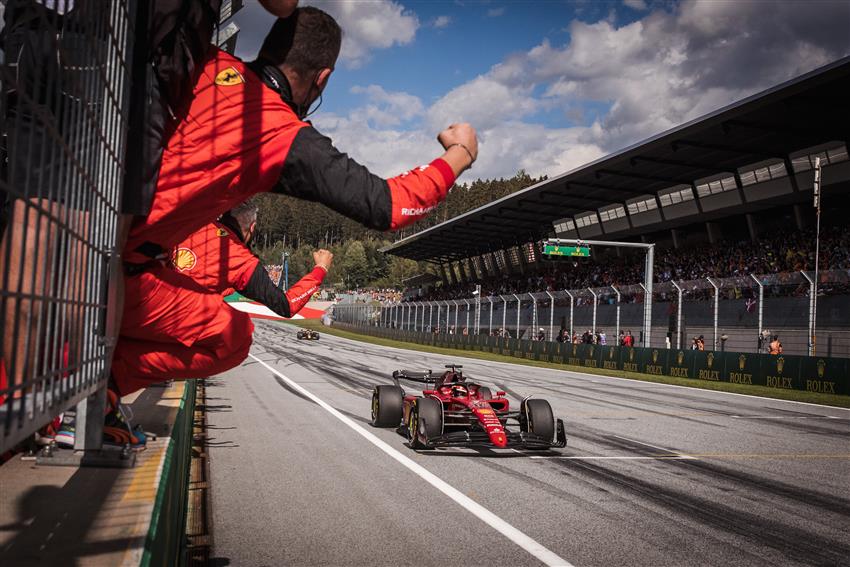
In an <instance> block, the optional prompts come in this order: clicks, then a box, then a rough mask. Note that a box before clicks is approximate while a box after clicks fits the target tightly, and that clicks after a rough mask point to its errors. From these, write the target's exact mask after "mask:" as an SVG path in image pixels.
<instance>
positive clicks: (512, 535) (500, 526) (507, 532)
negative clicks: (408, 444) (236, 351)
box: [248, 354, 574, 567]
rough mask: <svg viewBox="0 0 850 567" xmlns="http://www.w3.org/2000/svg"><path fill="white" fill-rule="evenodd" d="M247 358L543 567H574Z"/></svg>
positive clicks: (297, 385) (347, 419)
mask: <svg viewBox="0 0 850 567" xmlns="http://www.w3.org/2000/svg"><path fill="white" fill-rule="evenodd" d="M248 356H250V357H251V358H253V359H254V360H256V361H257V362H259V363H260V364H262V365H263V366H265V367H266V368H267V369H268V370H269V371H271V372H272V373H273V374H274V375H275V376H278V377H279V378H280V379H281V380H283V381H285V382H286V383H287V384H288V385H289V386H290V387H291V388H293V389H294V390H297V391H298V392H300V393H301V394H303V395H304V396H306V397H308V398H310V399H311V400H312V401H313V402H315V403H316V404H317V405H319V406H320V407H321V408H322V409H324V410H325V411H327V412H328V413H330V414H331V415H332V416H334V417H335V418H337V419H338V420H340V421H341V422H342V423H344V424H345V425H347V426H348V427H349V428H351V429H352V430H353V431H354V432H356V433H358V434H359V435H361V436H362V437H363V438H365V439H366V440H367V441H369V442H370V443H372V444H373V445H374V446H375V447H377V448H378V449H380V450H381V451H383V452H384V453H386V454H387V455H389V456H390V457H392V458H393V459H395V460H396V461H398V462H399V463H400V464H401V465H403V466H404V467H406V468H407V469H408V470H410V471H411V472H413V473H414V474H416V475H417V476H419V477H420V478H421V479H422V480H424V481H425V482H427V483H428V484H430V485H431V486H433V487H434V488H436V489H437V490H439V491H440V492H442V493H443V494H445V495H446V496H448V497H449V498H451V499H452V500H454V501H455V502H456V503H457V504H459V505H460V506H462V507H463V508H464V509H466V510H467V511H468V512H469V513H471V514H473V515H474V516H476V517H477V518H478V519H480V520H481V521H482V522H484V523H485V524H487V525H488V526H490V527H491V528H493V529H494V530H496V531H497V532H499V533H501V534H502V535H504V536H505V537H506V538H508V539H509V540H510V541H512V542H513V543H515V544H516V545H518V546H519V547H521V548H522V549H524V550H525V551H527V552H528V553H529V554H531V555H533V556H534V557H536V558H537V559H539V560H540V561H541V562H543V563H544V564H545V565H548V566H549V567H574V566H573V565H572V564H571V563H570V562H569V561H567V560H566V559H564V558H562V557H560V556H558V555H557V554H556V553H554V552H553V551H551V550H549V549H547V548H546V547H544V546H543V545H541V544H540V543H538V542H537V541H535V540H534V539H532V538H531V537H529V536H528V535H526V534H524V533H523V532H521V531H519V530H518V529H517V528H515V527H514V526H512V525H511V524H509V523H508V522H506V521H505V520H503V519H502V518H500V517H499V516H497V515H496V514H494V513H493V512H491V511H490V510H488V509H487V508H485V507H484V506H482V505H480V504H479V503H477V502H475V501H474V500H472V499H471V498H469V497H468V496H467V495H465V494H464V493H462V492H461V491H459V490H458V489H456V488H455V487H453V486H452V485H450V484H448V483H447V482H445V481H444V480H442V479H440V478H439V477H437V476H436V475H435V474H433V473H432V472H430V471H429V470H427V469H426V468H424V467H422V466H421V465H419V464H417V463H416V462H414V461H412V460H411V459H410V458H409V457H406V456H405V455H403V454H401V453H400V452H398V451H397V450H395V449H394V448H392V447H391V446H390V445H388V444H387V443H385V442H384V441H381V440H380V439H378V437H376V436H375V435H374V434H373V433H371V432H369V431H367V430H366V429H364V428H363V427H362V426H360V425H358V424H357V423H355V422H354V421H352V420H351V419H350V418H348V417H346V416H345V415H343V414H342V413H341V412H340V411H339V410H337V409H336V408H334V407H333V406H331V405H329V404H328V403H327V402H325V401H324V400H322V399H321V398H319V397H317V396H316V395H315V394H313V393H312V392H310V391H309V390H306V389H304V387H302V386H301V385H300V384H298V383H297V382H295V381H293V380H292V379H291V378H289V377H287V376H285V375H283V374H282V373H281V372H280V371H278V370H277V369H275V368H273V367H272V366H269V365H268V364H267V363H266V362H265V361H263V360H261V359H259V358H257V357H256V356H254V355H253V354H249V355H248Z"/></svg>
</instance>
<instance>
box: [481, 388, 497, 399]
mask: <svg viewBox="0 0 850 567" xmlns="http://www.w3.org/2000/svg"><path fill="white" fill-rule="evenodd" d="M478 397H479V398H480V399H482V400H490V399H492V398H493V393H492V392H491V391H490V388H488V387H487V386H479V387H478Z"/></svg>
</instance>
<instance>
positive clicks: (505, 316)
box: [500, 295, 508, 332]
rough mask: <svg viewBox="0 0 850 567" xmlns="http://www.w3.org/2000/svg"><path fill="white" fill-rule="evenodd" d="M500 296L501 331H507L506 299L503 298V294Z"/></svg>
mask: <svg viewBox="0 0 850 567" xmlns="http://www.w3.org/2000/svg"><path fill="white" fill-rule="evenodd" d="M500 297H501V298H502V307H503V308H504V311H502V331H503V332H505V331H507V330H508V329H507V317H508V300H507V299H505V296H504V295H502V296H500Z"/></svg>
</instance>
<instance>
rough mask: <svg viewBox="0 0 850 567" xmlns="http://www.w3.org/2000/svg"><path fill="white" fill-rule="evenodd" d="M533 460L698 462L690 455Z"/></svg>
mask: <svg viewBox="0 0 850 567" xmlns="http://www.w3.org/2000/svg"><path fill="white" fill-rule="evenodd" d="M530 458H532V459H565V460H568V461H692V460H698V459H697V458H696V457H691V456H690V455H656V456H654V457H646V456H641V457H633V456H618V455H611V456H608V455H605V456H589V457H571V456H561V455H551V456H550V455H536V456H532V457H530Z"/></svg>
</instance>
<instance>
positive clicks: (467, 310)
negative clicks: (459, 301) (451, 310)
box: [463, 299, 469, 334]
mask: <svg viewBox="0 0 850 567" xmlns="http://www.w3.org/2000/svg"><path fill="white" fill-rule="evenodd" d="M463 302H464V303H466V332H467V334H468V333H469V300H468V299H464V300H463Z"/></svg>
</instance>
